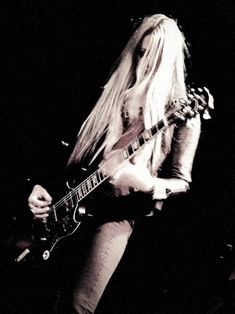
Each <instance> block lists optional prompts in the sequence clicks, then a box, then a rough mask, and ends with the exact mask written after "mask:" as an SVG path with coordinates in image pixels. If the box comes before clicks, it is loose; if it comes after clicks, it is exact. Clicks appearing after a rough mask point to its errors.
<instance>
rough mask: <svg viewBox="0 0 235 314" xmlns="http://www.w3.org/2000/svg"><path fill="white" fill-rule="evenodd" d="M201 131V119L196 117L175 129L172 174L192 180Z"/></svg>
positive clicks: (175, 176)
mask: <svg viewBox="0 0 235 314" xmlns="http://www.w3.org/2000/svg"><path fill="white" fill-rule="evenodd" d="M200 132H201V119H200V115H199V114H197V115H196V116H195V117H194V118H192V119H190V120H188V121H187V123H183V124H181V125H179V126H177V127H175V129H174V136H173V139H172V162H171V170H170V172H171V176H172V177H174V178H180V179H183V180H185V181H187V182H188V183H190V182H191V181H192V175H191V174H192V167H193V161H194V157H195V153H196V150H197V146H198V141H199V137H200Z"/></svg>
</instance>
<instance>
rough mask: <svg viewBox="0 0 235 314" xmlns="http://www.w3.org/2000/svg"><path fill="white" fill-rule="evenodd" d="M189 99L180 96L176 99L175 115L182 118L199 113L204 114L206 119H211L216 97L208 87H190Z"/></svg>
mask: <svg viewBox="0 0 235 314" xmlns="http://www.w3.org/2000/svg"><path fill="white" fill-rule="evenodd" d="M187 95H188V99H187V100H185V99H183V98H180V99H178V100H175V101H174V107H175V109H176V111H175V115H176V116H177V117H178V118H179V119H180V120H185V119H187V118H192V117H194V116H195V115H196V114H197V113H200V114H202V117H203V118H204V119H210V118H211V116H210V114H209V110H210V109H214V99H213V96H212V95H211V94H210V92H209V90H208V89H207V88H206V87H202V88H201V87H198V88H190V89H189V90H188V94H187Z"/></svg>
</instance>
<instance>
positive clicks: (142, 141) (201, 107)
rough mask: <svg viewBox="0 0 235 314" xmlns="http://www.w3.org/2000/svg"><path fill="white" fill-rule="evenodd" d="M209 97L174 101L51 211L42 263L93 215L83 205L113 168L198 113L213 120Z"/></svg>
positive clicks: (203, 92) (193, 93)
mask: <svg viewBox="0 0 235 314" xmlns="http://www.w3.org/2000/svg"><path fill="white" fill-rule="evenodd" d="M208 95H209V97H210V96H211V95H210V94H209V93H208V91H207V89H206V88H198V89H197V90H195V89H190V91H189V93H188V97H189V98H188V100H185V99H177V100H174V101H173V103H172V110H171V111H170V113H169V114H167V115H166V117H165V118H164V119H162V120H160V121H159V122H158V123H157V124H155V125H153V126H152V127H151V128H150V129H148V130H143V131H142V133H141V134H140V135H138V136H137V137H135V138H134V139H133V140H132V141H131V142H130V143H129V144H128V145H126V146H125V147H124V148H121V149H117V150H114V151H113V152H112V153H113V154H112V156H113V157H112V158H111V159H109V160H107V161H105V162H103V163H102V164H101V166H100V167H99V168H98V169H97V170H96V171H95V172H93V173H92V174H91V175H90V176H88V177H87V178H86V179H85V180H84V181H82V182H81V183H79V184H78V185H77V186H75V187H74V188H72V189H70V190H69V192H67V193H66V194H65V196H64V197H62V198H61V199H60V200H58V201H57V202H56V203H54V204H53V205H52V206H51V207H50V210H49V217H48V219H47V222H46V223H43V222H41V221H39V223H40V224H41V229H42V230H43V232H42V233H41V234H40V235H39V237H38V238H39V239H38V240H37V241H36V242H35V244H34V245H36V246H37V245H39V246H41V247H42V254H41V257H42V259H43V260H47V259H48V258H49V257H50V254H51V252H52V250H53V249H54V248H55V246H56V245H57V243H58V242H59V241H60V240H62V239H64V238H66V237H68V236H71V235H72V234H74V233H75V231H76V230H77V229H78V227H79V226H80V224H81V223H82V221H83V219H84V217H87V215H89V213H87V212H86V209H85V207H83V206H82V205H81V204H82V201H83V200H84V199H85V198H86V197H87V196H88V195H90V194H91V193H92V192H93V191H94V190H95V189H97V188H98V187H99V186H100V185H101V184H102V183H103V182H105V181H106V180H108V179H109V178H110V177H111V176H112V175H113V174H114V173H115V171H117V168H115V167H114V168H115V169H113V164H115V165H117V164H118V167H121V165H122V162H124V161H125V160H128V159H130V158H132V157H133V156H134V154H135V153H136V152H137V151H139V150H140V149H141V148H142V147H143V146H144V145H146V144H147V143H149V141H151V140H152V139H153V138H155V137H156V136H157V135H158V134H159V133H160V132H162V131H164V130H165V129H166V128H168V127H169V126H170V125H172V124H177V123H180V122H182V121H186V120H187V119H190V118H192V117H194V116H195V115H196V114H198V113H203V117H204V118H205V119H209V118H210V116H209V108H212V109H213V106H212V105H211V104H210V100H209V97H208ZM107 169H112V170H113V173H112V171H109V172H108V174H107V171H106V170H107ZM31 250H32V248H31V247H29V248H26V249H25V250H24V251H23V252H22V253H21V254H20V255H19V256H18V257H17V258H16V259H15V261H16V262H20V261H22V260H24V259H25V257H26V256H27V255H28V254H29V253H30V252H31Z"/></svg>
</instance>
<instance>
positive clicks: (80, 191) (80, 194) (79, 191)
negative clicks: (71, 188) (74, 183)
mask: <svg viewBox="0 0 235 314" xmlns="http://www.w3.org/2000/svg"><path fill="white" fill-rule="evenodd" d="M78 197H79V199H81V198H82V197H83V194H82V189H81V188H79V189H78Z"/></svg>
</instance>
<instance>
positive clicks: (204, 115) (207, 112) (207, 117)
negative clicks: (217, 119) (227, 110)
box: [202, 109, 211, 120]
mask: <svg viewBox="0 0 235 314" xmlns="http://www.w3.org/2000/svg"><path fill="white" fill-rule="evenodd" d="M202 117H203V119H205V120H209V119H211V116H210V115H209V111H208V110H207V109H206V110H205V111H204V112H203V115H202Z"/></svg>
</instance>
